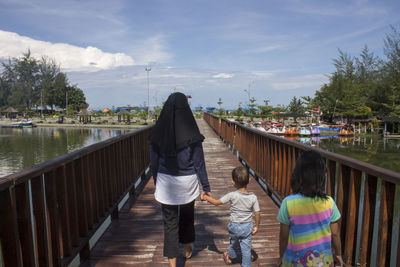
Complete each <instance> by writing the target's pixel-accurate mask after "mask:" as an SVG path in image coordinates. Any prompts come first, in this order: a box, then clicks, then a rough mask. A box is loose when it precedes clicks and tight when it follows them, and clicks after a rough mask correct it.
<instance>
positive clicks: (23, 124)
mask: <svg viewBox="0 0 400 267" xmlns="http://www.w3.org/2000/svg"><path fill="white" fill-rule="evenodd" d="M11 127H13V128H33V127H36V125H35V124H34V123H33V122H32V121H17V122H14V123H12V124H11Z"/></svg>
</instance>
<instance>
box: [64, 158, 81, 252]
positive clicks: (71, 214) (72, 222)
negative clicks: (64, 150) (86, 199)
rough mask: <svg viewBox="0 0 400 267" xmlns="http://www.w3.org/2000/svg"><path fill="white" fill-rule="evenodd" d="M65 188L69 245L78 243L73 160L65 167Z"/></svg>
mask: <svg viewBox="0 0 400 267" xmlns="http://www.w3.org/2000/svg"><path fill="white" fill-rule="evenodd" d="M65 176H66V177H65V178H66V183H67V186H66V189H67V199H68V218H69V228H70V230H69V233H70V236H71V245H72V246H78V245H79V230H78V229H79V226H78V225H79V224H78V207H77V205H78V204H77V188H76V177H75V162H74V161H72V162H70V163H68V164H67V165H66V167H65Z"/></svg>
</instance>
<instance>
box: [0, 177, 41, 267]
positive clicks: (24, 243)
mask: <svg viewBox="0 0 400 267" xmlns="http://www.w3.org/2000/svg"><path fill="white" fill-rule="evenodd" d="M29 184H30V182H29V180H28V181H26V182H24V183H21V184H18V185H16V186H15V196H16V206H17V214H18V228H19V237H20V241H21V250H22V251H23V253H22V260H23V265H24V266H35V265H36V264H37V263H36V259H35V241H34V239H33V236H34V233H33V221H32V215H31V212H32V209H31V200H30V194H29V193H30V192H29V191H30V188H29ZM0 218H4V217H0Z"/></svg>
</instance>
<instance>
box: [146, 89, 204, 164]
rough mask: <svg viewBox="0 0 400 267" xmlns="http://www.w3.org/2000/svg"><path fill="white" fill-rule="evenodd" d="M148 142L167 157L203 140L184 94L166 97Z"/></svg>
mask: <svg viewBox="0 0 400 267" xmlns="http://www.w3.org/2000/svg"><path fill="white" fill-rule="evenodd" d="M149 140H150V142H151V143H154V144H156V145H158V147H159V148H160V152H161V153H165V154H166V155H168V156H175V155H176V152H178V151H179V150H181V149H183V148H185V147H187V146H189V145H191V144H193V143H196V142H199V141H203V140H204V136H203V135H202V134H200V131H199V128H198V127H197V124H196V121H195V119H194V117H193V113H192V111H191V110H190V107H189V104H188V101H187V98H186V96H185V95H184V94H182V93H173V94H171V95H170V96H169V97H168V99H167V101H166V102H165V104H164V107H163V109H162V110H161V114H160V117H159V118H158V120H157V122H156V125H155V126H154V127H153V129H152V131H151V133H150V135H149Z"/></svg>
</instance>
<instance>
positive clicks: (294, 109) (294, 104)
mask: <svg viewBox="0 0 400 267" xmlns="http://www.w3.org/2000/svg"><path fill="white" fill-rule="evenodd" d="M287 109H288V111H289V112H290V113H294V114H304V112H305V108H304V106H303V101H302V100H301V99H297V97H295V96H294V97H293V98H292V100H291V101H290V103H289V106H288V107H287Z"/></svg>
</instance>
